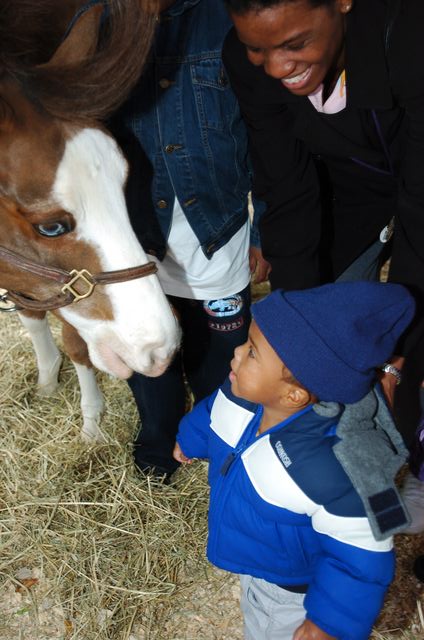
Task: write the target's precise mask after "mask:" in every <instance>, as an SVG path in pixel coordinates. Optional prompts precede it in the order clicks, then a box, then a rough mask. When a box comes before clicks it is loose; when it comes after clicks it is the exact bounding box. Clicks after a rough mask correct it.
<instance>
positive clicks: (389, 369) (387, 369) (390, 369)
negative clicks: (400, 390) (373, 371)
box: [380, 362, 402, 385]
mask: <svg viewBox="0 0 424 640" xmlns="http://www.w3.org/2000/svg"><path fill="white" fill-rule="evenodd" d="M380 368H381V371H384V373H390V374H391V375H392V376H394V377H395V378H396V385H398V384H400V383H401V382H402V373H401V371H400V369H398V368H397V367H395V365H394V364H389V363H388V362H386V363H385V364H383V366H382V367H380Z"/></svg>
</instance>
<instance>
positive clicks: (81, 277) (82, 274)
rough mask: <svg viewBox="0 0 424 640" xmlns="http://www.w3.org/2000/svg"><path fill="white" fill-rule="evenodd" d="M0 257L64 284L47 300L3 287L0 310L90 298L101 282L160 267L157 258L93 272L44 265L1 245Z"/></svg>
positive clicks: (51, 305)
mask: <svg viewBox="0 0 424 640" xmlns="http://www.w3.org/2000/svg"><path fill="white" fill-rule="evenodd" d="M0 259H1V260H4V261H5V262H7V263H8V264H11V265H13V266H14V267H17V268H18V269H20V270H22V271H27V272H29V273H32V274H33V275H34V274H35V275H37V276H40V277H42V278H45V279H46V280H53V281H54V282H57V283H59V284H61V285H62V287H61V289H60V293H58V294H57V295H55V296H52V297H51V298H47V300H34V299H33V298H28V297H27V296H25V295H23V294H22V293H18V292H17V291H4V290H3V293H1V294H0V311H20V310H23V309H28V310H33V311H51V310H52V309H59V308H60V307H65V306H67V305H69V304H72V303H73V302H78V301H79V300H84V299H85V298H88V297H89V296H91V294H92V293H93V291H94V288H95V286H96V285H98V284H101V285H104V284H115V283H116V282H127V281H128V280H136V279H137V278H144V277H146V276H150V275H152V274H154V273H156V272H157V270H158V268H157V266H156V264H155V263H154V262H148V263H147V264H143V265H139V266H138V267H129V268H128V269H118V270H117V271H104V272H102V273H95V274H91V273H90V272H89V271H87V269H80V270H79V271H78V270H77V269H72V271H65V270H64V269H59V268H57V267H45V266H44V265H41V264H38V263H37V262H33V261H32V260H28V259H27V258H24V257H23V256H21V255H19V254H18V253H15V252H14V251H10V249H6V247H3V246H1V245H0ZM1 303H3V304H6V305H8V304H9V305H10V303H12V305H11V306H3V305H2V304H1Z"/></svg>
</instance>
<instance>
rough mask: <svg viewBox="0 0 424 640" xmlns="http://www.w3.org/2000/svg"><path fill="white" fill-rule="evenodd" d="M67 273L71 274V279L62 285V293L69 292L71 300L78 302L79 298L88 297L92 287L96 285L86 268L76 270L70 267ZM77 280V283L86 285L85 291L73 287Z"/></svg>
mask: <svg viewBox="0 0 424 640" xmlns="http://www.w3.org/2000/svg"><path fill="white" fill-rule="evenodd" d="M69 275H70V276H72V278H71V280H70V281H69V282H67V283H66V284H65V285H63V287H62V289H61V291H62V293H64V294H67V293H70V294H71V295H72V296H73V298H74V299H73V302H79V300H84V298H88V297H89V296H91V294H92V293H93V289H94V287H95V286H96V283H95V282H94V279H93V276H92V275H91V273H90V272H89V271H87V269H81V271H77V270H76V269H72V271H70V272H69ZM77 282H78V284H79V285H81V284H82V285H83V286H84V287H87V289H86V291H85V292H83V293H80V292H79V291H77V289H75V284H76V283H77Z"/></svg>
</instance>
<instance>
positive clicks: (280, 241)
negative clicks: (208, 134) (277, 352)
mask: <svg viewBox="0 0 424 640" xmlns="http://www.w3.org/2000/svg"><path fill="white" fill-rule="evenodd" d="M398 5H399V6H398ZM423 27H424V2H423V0H399V1H397V0H355V3H354V7H353V9H352V11H351V12H350V13H349V14H348V16H347V30H346V67H345V68H346V83H347V85H346V86H347V105H346V109H344V110H343V111H341V112H339V113H337V114H332V115H328V114H321V113H319V112H317V111H316V110H315V109H314V107H313V106H312V104H311V103H310V101H309V99H308V97H306V96H295V95H294V94H292V93H290V92H289V91H288V90H287V89H286V88H285V87H284V86H283V85H282V84H281V82H280V81H279V80H275V79H273V78H271V77H269V76H267V75H266V74H265V72H264V71H263V69H262V68H261V67H255V66H253V65H252V64H251V63H250V62H249V61H248V59H247V56H246V52H245V48H244V46H243V45H242V44H241V43H240V42H239V41H238V39H237V36H236V34H235V31H234V30H233V31H231V32H230V34H229V35H228V36H227V39H226V42H225V44H224V62H225V65H226V67H227V70H228V73H229V76H230V80H231V83H232V85H233V88H234V90H235V92H236V94H237V97H238V99H239V102H240V106H241V109H242V113H243V116H244V118H245V120H246V122H247V125H248V130H249V136H250V145H251V153H252V159H253V163H254V170H255V187H254V188H255V191H256V194H257V195H258V196H259V197H260V198H262V199H263V200H265V201H266V203H267V212H266V214H265V215H263V217H262V220H261V241H262V248H263V252H264V255H265V257H266V258H267V259H268V260H269V261H270V263H271V265H272V274H271V284H272V286H273V287H274V288H275V287H284V288H286V289H294V288H304V287H309V286H314V285H317V284H319V283H321V282H322V281H323V280H325V279H331V278H336V277H337V276H338V275H339V274H340V273H341V272H342V271H343V270H344V269H345V268H346V267H347V266H348V265H349V264H350V263H351V262H352V261H353V260H354V259H355V258H356V257H358V256H359V255H360V254H361V252H362V251H363V250H364V249H366V248H367V247H368V246H369V245H370V244H371V243H372V242H373V241H374V240H376V239H377V238H378V236H379V233H380V231H381V229H382V228H383V227H384V226H385V224H387V223H388V221H389V220H390V219H391V217H392V216H393V215H394V216H395V219H396V226H395V234H394V238H393V251H392V263H391V269H390V279H391V280H393V281H396V282H401V283H403V284H406V285H410V286H411V288H412V289H413V290H414V289H415V290H418V291H419V292H420V293H421V295H423V299H424V33H423ZM323 249H324V254H326V255H327V257H328V256H330V257H331V274H330V275H328V274H329V272H328V271H327V272H325V275H324V272H323V271H322V269H321V266H322V265H321V266H320V261H319V253H320V251H321V254H322V253H323V251H322V250H323ZM320 269H321V270H320Z"/></svg>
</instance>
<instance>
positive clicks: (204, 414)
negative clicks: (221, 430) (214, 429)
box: [174, 391, 218, 462]
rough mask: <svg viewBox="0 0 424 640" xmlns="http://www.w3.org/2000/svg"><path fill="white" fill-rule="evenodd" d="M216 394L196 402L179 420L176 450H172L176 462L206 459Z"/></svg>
mask: <svg viewBox="0 0 424 640" xmlns="http://www.w3.org/2000/svg"><path fill="white" fill-rule="evenodd" d="M217 393H218V391H215V392H214V393H213V394H212V395H210V396H208V397H207V398H204V399H203V400H201V401H200V402H198V403H197V404H196V405H194V407H193V409H192V410H191V411H190V412H189V413H187V414H186V415H185V416H184V418H183V419H182V420H181V422H180V425H179V427H178V434H177V443H176V444H177V445H178V449H176V450H175V449H174V456H175V455H176V456H178V457H176V458H175V459H176V460H178V462H188V461H189V460H191V459H192V458H207V457H208V434H209V426H210V415H211V409H212V405H213V402H214V400H215V397H216V395H217ZM184 458H185V459H184Z"/></svg>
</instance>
